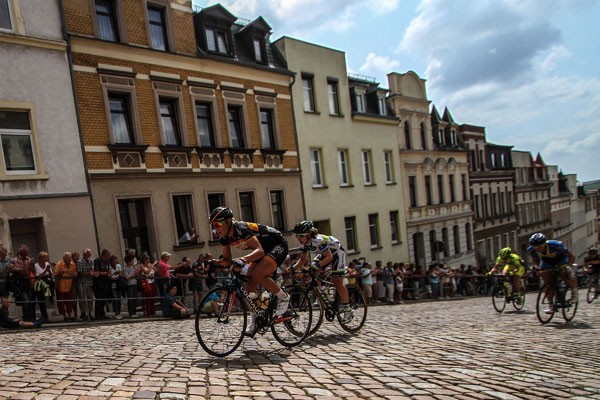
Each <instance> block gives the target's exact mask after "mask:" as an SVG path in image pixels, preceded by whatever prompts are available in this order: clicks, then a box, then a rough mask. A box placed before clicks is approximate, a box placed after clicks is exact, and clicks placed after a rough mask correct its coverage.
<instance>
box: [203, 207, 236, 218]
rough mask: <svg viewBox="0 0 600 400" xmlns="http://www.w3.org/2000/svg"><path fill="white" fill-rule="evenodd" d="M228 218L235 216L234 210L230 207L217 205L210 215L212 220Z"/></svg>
mask: <svg viewBox="0 0 600 400" xmlns="http://www.w3.org/2000/svg"><path fill="white" fill-rule="evenodd" d="M228 218H233V211H231V208H229V207H217V208H215V209H214V210H212V212H211V213H210V216H209V217H208V219H209V220H210V222H215V221H225V220H226V219H228Z"/></svg>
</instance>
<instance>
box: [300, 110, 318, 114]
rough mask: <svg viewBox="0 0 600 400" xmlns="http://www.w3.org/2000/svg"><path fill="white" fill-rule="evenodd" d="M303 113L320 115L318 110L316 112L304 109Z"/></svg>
mask: <svg viewBox="0 0 600 400" xmlns="http://www.w3.org/2000/svg"><path fill="white" fill-rule="evenodd" d="M304 114H314V115H321V113H320V112H318V111H306V110H304Z"/></svg>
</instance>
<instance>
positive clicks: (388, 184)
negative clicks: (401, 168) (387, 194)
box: [385, 182, 397, 186]
mask: <svg viewBox="0 0 600 400" xmlns="http://www.w3.org/2000/svg"><path fill="white" fill-rule="evenodd" d="M385 185H386V186H394V185H397V183H396V182H386V183H385Z"/></svg>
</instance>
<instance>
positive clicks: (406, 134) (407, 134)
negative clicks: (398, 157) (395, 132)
mask: <svg viewBox="0 0 600 400" xmlns="http://www.w3.org/2000/svg"><path fill="white" fill-rule="evenodd" d="M404 144H405V146H406V149H407V150H410V149H412V144H411V141H410V126H409V125H408V122H405V123H404Z"/></svg>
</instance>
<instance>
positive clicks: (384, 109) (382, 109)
mask: <svg viewBox="0 0 600 400" xmlns="http://www.w3.org/2000/svg"><path fill="white" fill-rule="evenodd" d="M377 102H378V105H379V115H386V114H387V107H386V104H385V97H379V98H378V99H377Z"/></svg>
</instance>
